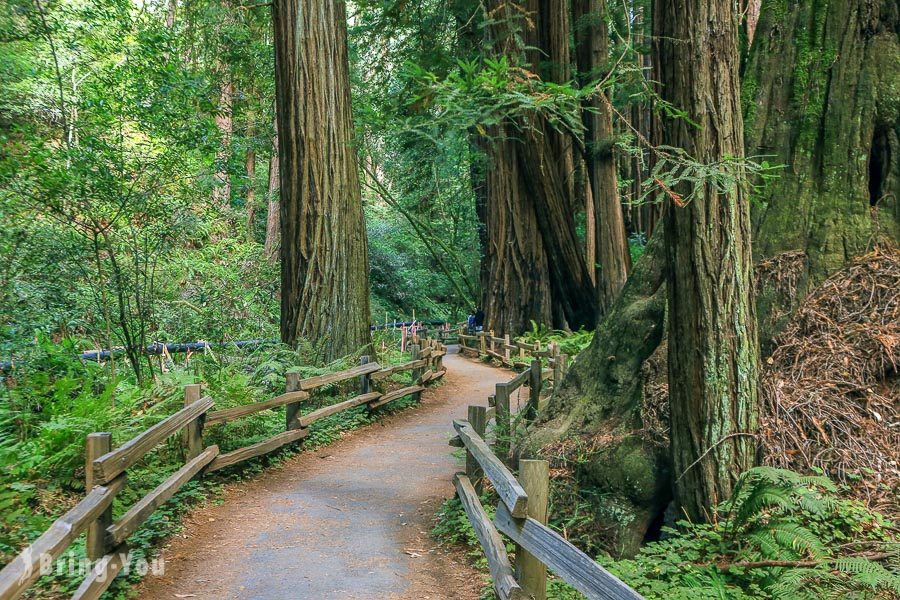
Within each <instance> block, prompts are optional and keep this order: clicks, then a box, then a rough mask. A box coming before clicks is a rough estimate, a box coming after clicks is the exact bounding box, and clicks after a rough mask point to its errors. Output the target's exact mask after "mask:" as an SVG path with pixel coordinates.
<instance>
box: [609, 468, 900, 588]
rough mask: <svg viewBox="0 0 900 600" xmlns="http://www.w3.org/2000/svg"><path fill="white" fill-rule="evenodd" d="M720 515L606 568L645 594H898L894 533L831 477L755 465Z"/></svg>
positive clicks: (899, 555)
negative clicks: (841, 492) (876, 557)
mask: <svg viewBox="0 0 900 600" xmlns="http://www.w3.org/2000/svg"><path fill="white" fill-rule="evenodd" d="M716 513H717V517H718V518H717V520H716V521H715V523H714V524H694V523H686V522H681V523H679V526H680V530H678V531H673V530H667V533H669V534H670V536H669V537H668V539H665V540H663V541H659V542H654V543H651V544H647V545H646V546H645V547H644V548H643V549H642V551H641V553H640V554H639V555H638V556H637V557H636V558H635V559H633V560H627V561H605V562H604V564H606V565H607V566H608V568H609V569H610V570H611V571H613V572H614V573H616V574H617V575H618V576H620V577H621V578H622V579H623V580H624V581H625V582H626V583H628V584H629V585H631V586H632V587H634V588H635V589H636V590H638V591H639V592H640V593H641V594H642V595H644V596H645V597H646V598H666V600H671V599H673V598H682V597H685V598H688V597H689V598H719V597H721V598H750V597H753V598H776V599H781V598H784V599H785V600H788V599H790V600H794V599H804V598H809V599H813V598H815V599H819V598H859V599H863V598H865V599H866V600H868V599H872V598H876V599H881V598H884V599H888V598H900V549H898V547H897V544H896V540H895V535H896V530H895V528H894V527H893V525H892V524H891V523H890V522H889V521H887V520H886V519H885V518H884V517H883V516H881V515H879V514H878V513H873V512H870V511H869V510H868V509H867V508H866V507H865V506H863V505H862V504H861V503H860V502H858V501H854V500H845V499H842V498H840V497H839V496H838V495H837V487H836V486H835V485H834V484H833V483H832V482H831V481H830V480H828V479H827V478H824V477H819V476H812V475H801V474H798V473H793V472H791V471H787V470H784V469H774V468H770V467H759V468H755V469H751V470H749V471H747V472H746V473H745V474H744V475H743V476H742V477H741V478H740V479H739V481H738V482H737V484H736V485H735V489H734V493H733V495H732V497H731V499H729V500H728V501H727V502H724V503H723V504H721V505H720V506H719V507H717V510H716ZM890 551H894V552H895V553H896V555H895V556H888V560H885V561H884V562H883V563H881V562H876V561H874V560H870V559H868V558H866V555H863V552H866V553H867V554H868V553H879V554H881V555H882V556H881V558H884V555H885V554H886V553H889V552H890ZM759 563H763V564H759Z"/></svg>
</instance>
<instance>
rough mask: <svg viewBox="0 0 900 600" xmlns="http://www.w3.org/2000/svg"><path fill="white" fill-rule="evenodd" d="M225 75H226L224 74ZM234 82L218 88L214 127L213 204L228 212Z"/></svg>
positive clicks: (227, 82)
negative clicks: (216, 139) (217, 139)
mask: <svg viewBox="0 0 900 600" xmlns="http://www.w3.org/2000/svg"><path fill="white" fill-rule="evenodd" d="M225 76H226V77H227V75H225ZM233 107H234V84H233V83H232V82H231V81H225V82H224V83H223V84H222V89H221V90H219V108H218V111H217V112H216V127H217V128H218V130H219V137H220V142H219V150H218V151H217V152H216V174H215V176H214V179H213V191H212V203H213V206H215V207H216V208H218V209H220V210H222V211H223V212H225V214H228V212H229V209H230V203H231V176H230V175H229V174H228V160H229V159H230V158H231V136H232V133H233V130H234V118H233V113H232V110H233Z"/></svg>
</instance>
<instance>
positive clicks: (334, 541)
mask: <svg viewBox="0 0 900 600" xmlns="http://www.w3.org/2000/svg"><path fill="white" fill-rule="evenodd" d="M444 365H445V366H446V367H447V374H446V375H445V376H444V384H443V385H441V386H440V387H436V388H431V389H429V390H427V391H425V392H424V393H423V401H422V404H421V405H419V406H416V407H414V408H411V409H408V410H405V411H402V412H400V413H398V414H396V415H393V416H391V417H389V418H386V419H384V420H382V421H379V422H377V423H375V424H373V425H370V426H368V427H366V428H364V429H361V430H358V431H355V432H351V433H349V434H347V435H346V436H345V437H344V438H343V439H342V440H340V441H339V442H337V443H335V444H332V445H330V446H327V447H325V448H321V449H319V450H317V451H316V452H306V453H302V454H298V455H297V456H295V457H293V458H292V459H290V460H288V461H287V462H286V463H285V464H284V465H283V466H282V467H280V468H275V469H271V470H269V471H266V472H264V473H261V474H259V475H257V476H256V477H255V478H253V479H252V480H251V481H247V482H244V483H235V484H232V485H229V486H228V489H227V490H226V493H225V499H224V502H223V503H222V504H221V505H218V506H210V507H206V508H202V509H199V510H197V511H194V512H193V513H192V514H191V515H190V517H189V518H188V520H187V524H186V528H185V531H184V534H183V536H179V537H176V538H174V539H173V540H172V542H171V543H170V544H169V546H168V547H166V548H165V549H164V550H163V553H162V556H163V558H164V559H165V566H166V570H165V574H164V575H162V576H159V577H154V576H152V575H151V576H148V577H147V579H146V581H145V582H144V584H143V585H142V586H141V588H140V589H139V590H138V594H139V597H140V598H152V599H163V598H198V599H213V598H214V599H216V600H226V599H235V598H247V599H260V600H269V599H271V600H288V599H301V598H309V599H310V600H319V599H322V600H330V599H335V600H337V599H351V598H352V599H369V598H371V599H376V598H377V599H386V598H397V599H410V600H411V599H416V600H422V599H426V598H428V599H443V598H448V599H459V600H477V599H478V597H479V590H480V588H481V586H482V583H483V579H484V578H483V576H482V575H481V574H480V573H478V572H477V571H475V570H474V569H472V568H471V567H469V566H468V565H467V564H466V561H465V557H463V556H462V555H461V554H460V553H459V552H458V551H456V550H450V549H446V548H442V547H439V546H438V543H437V542H436V541H435V540H434V539H433V538H432V537H431V535H430V531H431V528H432V527H433V525H434V520H433V516H434V514H435V512H436V511H437V508H438V506H439V505H440V503H441V502H442V501H443V500H444V499H445V498H448V497H450V496H451V495H452V494H453V485H452V481H451V478H452V475H453V473H454V472H456V471H458V470H460V469H461V466H460V465H459V464H458V461H457V459H455V458H454V457H453V456H452V455H451V451H452V448H450V447H449V446H448V445H447V440H448V439H449V438H450V437H451V435H452V430H453V428H452V425H451V421H452V419H454V418H465V413H466V406H467V405H469V404H476V403H477V404H485V403H486V402H487V396H488V395H489V394H490V393H492V392H493V390H494V384H495V383H497V382H500V381H506V380H508V379H510V377H511V373H510V372H509V371H505V370H501V369H496V368H493V367H490V366H487V365H483V364H481V363H479V362H476V361H472V360H469V359H466V358H462V357H460V356H459V355H456V354H448V355H447V356H446V357H445V358H444Z"/></svg>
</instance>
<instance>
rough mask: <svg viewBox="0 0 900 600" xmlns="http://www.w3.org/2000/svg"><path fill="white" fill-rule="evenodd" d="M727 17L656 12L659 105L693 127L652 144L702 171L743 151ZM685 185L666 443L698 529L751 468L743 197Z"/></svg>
mask: <svg viewBox="0 0 900 600" xmlns="http://www.w3.org/2000/svg"><path fill="white" fill-rule="evenodd" d="M735 8H736V5H735V3H733V2H731V1H730V0H660V1H659V2H658V3H657V5H656V10H657V13H656V14H655V15H654V20H653V23H654V27H655V28H656V34H655V40H656V43H657V44H659V45H660V52H659V55H660V56H662V57H664V58H663V62H662V63H661V64H660V65H659V74H660V84H661V86H662V95H663V97H664V98H665V99H666V100H668V101H669V102H671V103H672V104H673V105H675V106H677V107H678V108H680V109H682V110H684V111H685V112H686V113H687V116H688V117H689V118H690V119H691V120H692V121H693V122H690V121H688V120H686V119H673V118H668V119H666V120H665V122H664V127H663V138H664V141H665V143H666V144H667V145H669V146H674V147H680V148H683V149H684V150H685V151H687V152H688V153H689V154H690V156H692V157H693V158H694V159H696V160H699V161H702V162H704V163H714V162H718V161H722V160H723V159H725V158H727V157H740V156H743V153H744V139H743V121H742V119H741V106H740V84H739V77H738V62H739V58H738V27H739V25H740V17H739V14H738V13H737V11H736V10H735ZM710 98H715V99H716V102H715V107H714V109H713V107H712V106H710V104H709V102H710ZM687 185H688V186H699V188H697V187H695V188H694V189H691V188H688V187H685V189H681V190H680V192H681V193H682V195H683V197H688V195H689V194H690V192H691V191H693V192H694V193H695V195H694V196H693V199H692V200H691V201H690V202H689V203H688V204H687V206H685V207H682V208H678V207H674V206H673V207H670V210H669V211H668V212H667V213H666V217H665V227H666V229H665V231H666V259H667V266H668V270H669V279H668V286H667V289H668V296H669V318H668V322H669V365H668V366H669V410H670V420H671V427H670V437H671V444H672V466H673V469H674V472H675V474H676V480H675V498H676V501H677V503H678V504H679V505H680V507H681V509H682V510H683V511H684V513H685V514H686V515H687V516H688V517H689V518H690V519H692V520H694V521H705V520H706V519H707V518H708V517H709V509H710V507H711V506H713V505H714V504H716V503H719V502H722V501H724V500H726V499H727V498H729V497H730V496H731V490H732V488H733V485H734V483H735V482H736V479H737V477H738V476H739V475H740V473H741V472H743V471H744V470H746V469H748V468H750V467H752V466H753V465H754V464H755V462H756V440H755V435H756V433H757V430H758V427H759V349H758V344H757V335H756V313H755V308H754V301H753V268H752V267H753V265H752V258H751V251H750V202H749V198H747V196H746V194H745V191H744V190H743V189H742V187H741V186H740V185H736V186H734V187H733V188H732V189H730V190H727V191H725V192H722V191H718V190H716V189H714V188H713V186H712V185H710V184H708V183H704V182H699V183H697V182H692V183H690V184H687Z"/></svg>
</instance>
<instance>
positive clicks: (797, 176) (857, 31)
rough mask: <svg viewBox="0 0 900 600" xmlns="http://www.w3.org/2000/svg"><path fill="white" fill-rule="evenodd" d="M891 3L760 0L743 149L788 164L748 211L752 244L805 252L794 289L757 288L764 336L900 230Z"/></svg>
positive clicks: (899, 57) (899, 62)
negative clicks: (815, 289) (780, 291)
mask: <svg viewBox="0 0 900 600" xmlns="http://www.w3.org/2000/svg"><path fill="white" fill-rule="evenodd" d="M898 27H900V11H898V7H897V3H896V2H891V1H883V2H882V1H878V0H875V1H870V0H823V1H817V2H813V1H811V0H804V1H801V2H787V1H786V0H772V1H768V0H767V1H766V2H763V3H762V10H761V14H760V18H759V22H758V24H757V28H756V34H755V36H754V41H753V45H752V47H751V49H750V55H749V58H748V60H747V65H746V67H745V70H744V77H743V90H742V91H743V99H744V121H745V131H746V139H747V144H746V145H747V154H748V155H765V158H766V160H768V162H770V163H772V164H779V165H784V169H783V170H782V171H781V173H780V174H779V175H780V176H779V177H778V179H776V180H775V181H773V182H770V183H769V184H768V185H767V186H766V188H765V190H764V192H763V199H762V200H763V201H762V202H760V203H758V209H757V210H755V212H754V215H753V216H754V239H755V242H754V255H755V256H756V258H757V259H763V258H769V257H772V256H775V255H777V254H780V253H782V252H788V251H798V250H799V251H802V252H804V253H805V254H806V257H807V264H806V269H805V272H804V274H803V276H802V277H801V280H800V282H799V284H798V288H797V290H796V293H795V294H793V295H792V297H790V298H786V297H781V296H778V295H775V294H774V292H772V290H769V289H767V288H764V289H762V290H760V300H761V301H760V307H759V309H760V325H761V327H762V331H761V339H762V340H763V342H764V343H765V342H766V341H767V340H769V339H770V338H771V337H772V336H773V335H774V334H775V333H776V332H777V331H778V330H780V329H781V327H783V325H784V323H785V322H786V321H787V319H788V318H789V317H790V314H791V313H792V310H783V307H784V306H785V305H791V306H789V308H790V309H793V308H794V307H796V303H797V302H798V301H799V300H800V299H802V298H803V297H804V296H805V295H806V294H807V293H808V291H809V290H810V289H811V288H812V287H814V286H816V285H817V284H819V283H821V282H822V281H823V280H824V279H825V278H827V277H828V276H830V275H831V274H832V273H834V272H835V271H836V270H838V269H839V268H841V267H842V266H844V265H845V264H846V263H847V262H848V261H849V260H850V259H851V258H853V257H855V256H858V255H861V254H864V253H865V252H866V251H867V250H869V249H871V247H872V246H874V245H875V244H877V243H880V242H884V241H885V240H890V241H891V242H892V243H894V244H895V245H896V243H897V242H898V237H900V208H898V207H900V204H898V192H900V143H898V122H900V121H898V115H900V88H898V83H897V82H898V81H900V43H898V35H897V31H898Z"/></svg>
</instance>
